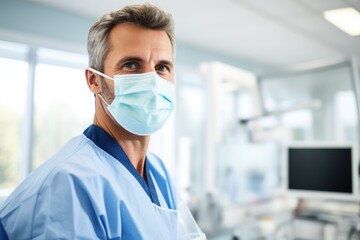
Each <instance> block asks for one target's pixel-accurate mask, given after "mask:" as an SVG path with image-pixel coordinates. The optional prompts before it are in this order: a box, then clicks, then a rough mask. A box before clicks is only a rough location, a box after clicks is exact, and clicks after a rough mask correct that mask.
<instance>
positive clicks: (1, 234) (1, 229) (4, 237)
mask: <svg viewBox="0 0 360 240" xmlns="http://www.w3.org/2000/svg"><path fill="white" fill-rule="evenodd" d="M0 239H1V240H8V239H9V238H8V237H7V235H6V232H5V230H4V227H3V226H2V224H1V222H0Z"/></svg>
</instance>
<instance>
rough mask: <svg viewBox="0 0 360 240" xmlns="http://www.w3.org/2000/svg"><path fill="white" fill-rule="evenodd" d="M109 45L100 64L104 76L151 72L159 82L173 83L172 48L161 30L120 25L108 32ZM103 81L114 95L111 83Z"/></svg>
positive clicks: (129, 24) (125, 24) (126, 24)
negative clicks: (154, 73)
mask: <svg viewBox="0 0 360 240" xmlns="http://www.w3.org/2000/svg"><path fill="white" fill-rule="evenodd" d="M109 42H110V50H109V52H108V55H107V56H106V58H105V61H104V73H105V74H106V75H108V76H111V77H112V76H114V75H116V74H134V73H147V72H153V71H155V72H157V74H158V75H159V76H160V77H162V78H163V79H165V80H168V81H169V82H173V81H174V72H173V52H172V46H171V42H170V39H169V37H168V35H167V34H166V32H165V31H159V30H150V29H145V28H142V27H139V26H137V25H135V24H131V23H122V24H119V25H117V26H115V27H114V28H113V29H112V30H111V32H110V35H109ZM105 81H106V84H107V86H109V90H110V92H111V96H114V94H113V92H114V85H113V83H111V82H112V81H110V80H105ZM111 100H112V99H111Z"/></svg>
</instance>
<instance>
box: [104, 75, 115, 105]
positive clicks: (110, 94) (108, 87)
mask: <svg viewBox="0 0 360 240" xmlns="http://www.w3.org/2000/svg"><path fill="white" fill-rule="evenodd" d="M101 90H102V92H101V94H102V97H103V98H105V99H106V100H109V102H111V101H112V100H113V99H114V85H113V84H112V83H111V82H107V81H106V80H104V79H102V80H101Z"/></svg>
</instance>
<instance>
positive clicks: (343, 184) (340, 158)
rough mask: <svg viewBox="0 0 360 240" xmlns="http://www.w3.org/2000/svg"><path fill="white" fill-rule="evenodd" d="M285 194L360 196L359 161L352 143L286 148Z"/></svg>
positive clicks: (343, 197) (303, 145)
mask: <svg viewBox="0 0 360 240" xmlns="http://www.w3.org/2000/svg"><path fill="white" fill-rule="evenodd" d="M284 150H285V151H284V153H285V154H284V162H283V177H284V178H283V179H284V181H283V184H284V187H285V191H286V192H287V193H289V194H291V195H296V196H298V197H307V198H308V197H315V198H329V199H354V198H357V197H358V161H357V153H356V151H355V147H354V145H352V144H318V143H316V144H310V143H308V144H288V145H286V147H285V149H284Z"/></svg>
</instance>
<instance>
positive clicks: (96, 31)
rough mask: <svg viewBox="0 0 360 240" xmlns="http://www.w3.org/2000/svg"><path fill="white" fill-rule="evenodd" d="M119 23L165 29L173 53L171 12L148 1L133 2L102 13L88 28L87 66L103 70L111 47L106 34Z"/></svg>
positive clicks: (173, 38)
mask: <svg viewBox="0 0 360 240" xmlns="http://www.w3.org/2000/svg"><path fill="white" fill-rule="evenodd" d="M120 23H134V24H136V25H138V26H140V27H143V28H146V29H153V30H163V31H165V32H166V34H167V35H168V37H169V39H170V42H171V45H172V48H173V53H175V51H174V49H175V37H174V21H173V18H172V16H171V14H169V13H166V12H164V11H163V10H161V9H159V8H157V7H155V6H154V5H151V4H149V3H145V4H134V5H129V6H126V7H124V8H123V9H120V10H118V11H114V12H111V13H109V14H106V15H104V16H103V17H102V18H101V19H100V20H99V21H97V22H96V23H95V24H94V25H93V26H92V27H91V28H90V31H89V36H88V43H87V50H88V54H89V67H92V68H94V69H96V70H98V71H100V72H103V71H104V60H105V58H106V56H107V54H108V52H109V49H110V47H111V46H110V43H109V41H108V36H109V34H110V31H111V30H112V29H113V28H114V27H115V26H116V25H118V24H120Z"/></svg>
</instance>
